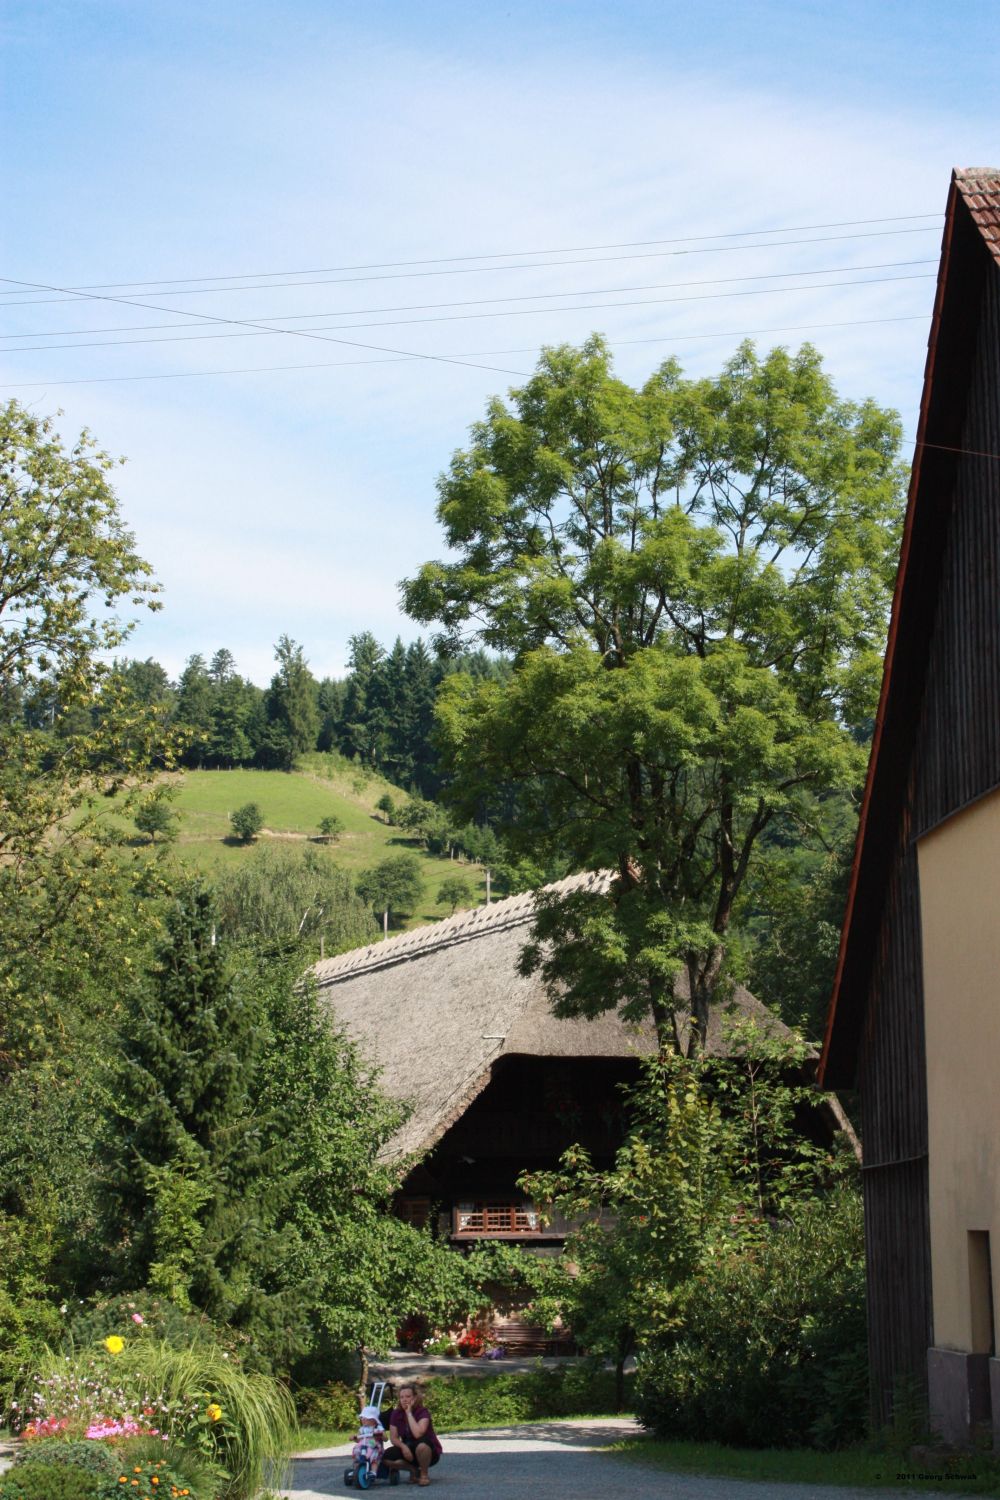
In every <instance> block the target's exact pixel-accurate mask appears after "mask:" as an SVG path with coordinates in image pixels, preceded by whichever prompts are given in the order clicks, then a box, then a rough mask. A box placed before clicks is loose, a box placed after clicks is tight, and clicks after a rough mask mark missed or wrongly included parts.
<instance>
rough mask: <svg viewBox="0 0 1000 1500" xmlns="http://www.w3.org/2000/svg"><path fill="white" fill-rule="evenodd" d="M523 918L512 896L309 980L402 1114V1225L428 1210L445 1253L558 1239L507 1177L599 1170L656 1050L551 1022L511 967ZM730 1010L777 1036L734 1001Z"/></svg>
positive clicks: (601, 881)
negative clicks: (484, 1240) (500, 1240)
mask: <svg viewBox="0 0 1000 1500" xmlns="http://www.w3.org/2000/svg"><path fill="white" fill-rule="evenodd" d="M607 878H608V877H606V876H600V875H575V876H571V877H570V878H569V879H568V880H566V881H562V882H561V883H560V884H559V885H557V886H555V887H553V888H552V889H555V890H570V889H580V888H581V887H584V888H585V887H587V886H590V887H592V888H598V889H600V888H603V887H604V885H605V883H606V881H607ZM533 915H534V897H533V895H532V894H530V893H529V894H526V895H519V896H511V897H509V898H508V899H507V900H503V901H498V902H496V903H494V904H493V905H491V906H481V907H478V908H477V909H476V910H474V911H467V912H459V913H457V914H456V915H455V916H453V917H449V918H447V919H446V920H444V921H442V922H438V923H436V924H435V925H433V926H429V927H421V928H418V929H417V930H416V931H413V932H406V933H401V934H399V935H398V936H397V937H391V938H388V939H387V940H386V941H384V942H380V943H376V944H373V945H372V946H371V947H368V948H358V949H355V950H353V951H352V952H349V953H344V954H341V955H340V956H339V957H337V958H333V959H328V960H327V961H326V962H324V963H320V964H317V965H316V967H315V969H314V971H313V973H314V977H315V981H316V983H317V985H318V987H319V993H320V997H321V999H322V1001H323V1002H325V1003H326V1004H327V1005H328V1006H329V1008H330V1010H331V1012H332V1014H333V1016H334V1017H335V1018H336V1020H337V1022H338V1023H339V1024H340V1025H342V1026H343V1027H344V1028H345V1030H346V1031H347V1032H348V1034H349V1035H351V1036H352V1037H353V1038H354V1039H355V1040H356V1041H357V1042H358V1043H359V1044H360V1046H361V1047H362V1049H363V1050H364V1052H366V1053H367V1055H368V1056H369V1058H370V1059H371V1060H372V1061H373V1062H374V1063H376V1064H377V1065H378V1067H379V1068H380V1070H381V1082H382V1087H383V1088H384V1089H385V1091H386V1092H387V1093H388V1094H390V1095H392V1096H395V1097H397V1098H399V1099H403V1100H406V1101H407V1102H408V1103H409V1105H410V1106H411V1113H410V1116H409V1118H408V1119H407V1121H406V1123H405V1124H404V1126H403V1127H402V1129H401V1130H400V1131H399V1132H398V1133H397V1135H396V1136H395V1137H394V1138H393V1140H392V1141H391V1142H390V1143H389V1145H388V1150H387V1154H388V1155H390V1156H391V1157H392V1158H399V1159H403V1158H407V1157H409V1158H413V1157H418V1156H420V1157H423V1158H424V1159H423V1161H422V1163H421V1165H419V1166H418V1167H416V1168H415V1169H414V1170H412V1171H410V1172H409V1173H408V1175H407V1176H406V1178H405V1180H404V1181H403V1183H402V1187H401V1194H400V1198H399V1200H398V1206H399V1208H400V1210H401V1211H402V1212H403V1213H404V1215H405V1216H407V1217H410V1218H412V1219H413V1220H414V1221H417V1222H422V1221H424V1220H426V1217H427V1215H428V1214H429V1213H430V1212H431V1211H432V1206H433V1208H434V1211H436V1212H438V1213H439V1214H440V1227H441V1230H442V1232H443V1233H445V1234H448V1235H449V1236H450V1237H451V1238H452V1239H453V1240H462V1239H469V1238H473V1237H477V1236H480V1235H483V1234H489V1235H491V1236H494V1235H495V1236H501V1235H502V1236H503V1237H506V1238H510V1239H524V1240H528V1241H531V1240H534V1241H536V1242H537V1240H539V1239H540V1238H541V1239H544V1238H549V1239H550V1240H551V1239H557V1240H558V1239H559V1238H561V1233H560V1231H559V1228H558V1226H549V1229H548V1230H546V1231H542V1230H541V1229H540V1227H539V1226H538V1223H537V1220H536V1218H535V1216H534V1213H533V1211H532V1208H531V1205H529V1204H526V1203H525V1202H524V1200H523V1195H521V1194H519V1193H518V1191H517V1189H516V1186H515V1184H516V1180H517V1177H518V1175H519V1174H520V1173H521V1172H522V1171H525V1170H529V1169H539V1168H543V1167H551V1166H554V1165H555V1162H556V1161H557V1160H558V1157H559V1155H560V1154H561V1152H562V1151H564V1150H565V1149H566V1148H567V1147H568V1146H570V1145H572V1144H573V1143H574V1142H577V1141H579V1142H581V1143H582V1144H584V1145H586V1146H588V1147H589V1149H590V1150H591V1152H592V1153H593V1155H594V1157H595V1159H598V1160H599V1159H602V1158H603V1159H606V1160H610V1158H611V1157H612V1156H613V1154H614V1151H615V1149H616V1148H617V1146H618V1145H619V1144H620V1142H621V1139H622V1138H623V1134H624V1129H625V1120H624V1116H623V1107H622V1100H621V1089H620V1087H619V1085H621V1084H622V1083H626V1082H629V1081H631V1080H634V1079H635V1078H636V1077H637V1075H638V1071H639V1066H640V1061H641V1059H642V1058H643V1057H644V1056H648V1055H649V1054H651V1053H652V1052H653V1051H654V1049H655V1039H654V1033H653V1029H652V1026H651V1025H650V1024H648V1023H647V1024H646V1025H640V1026H629V1025H627V1024H626V1023H625V1022H623V1021H622V1020H621V1018H620V1017H619V1016H618V1015H617V1014H616V1013H613V1012H612V1013H608V1014H607V1015H604V1016H601V1017H599V1018H598V1019H595V1020H578V1019H570V1020H567V1019H560V1018H557V1017H555V1016H554V1015H553V1014H552V1011H551V1009H550V1006H549V1000H548V997H547V995H546V993H545V989H544V986H543V984H542V981H541V979H540V977H539V976H538V975H532V976H530V977H525V976H524V975H522V974H520V973H519V972H518V968H517V961H518V956H519V954H520V951H521V949H522V947H523V946H524V944H525V942H526V940H527V937H528V932H529V926H530V923H531V921H532V918H533ZM725 1011H726V1012H727V1013H728V1012H731V1011H735V1012H736V1013H737V1014H739V1015H742V1016H744V1017H754V1018H755V1019H757V1020H758V1021H759V1022H761V1023H762V1024H763V1025H765V1026H766V1027H767V1028H768V1029H769V1030H770V1032H771V1033H772V1034H774V1035H781V1034H787V1028H785V1027H784V1026H783V1025H782V1023H781V1022H780V1021H778V1020H777V1019H776V1018H775V1017H774V1016H772V1015H771V1014H770V1013H769V1012H768V1011H767V1009H766V1008H765V1007H764V1006H763V1005H762V1004H761V1003H760V1001H759V1000H757V999H756V998H755V997H754V996H753V995H751V994H750V993H749V991H747V990H745V989H740V988H738V989H737V990H736V991H735V993H734V995H733V996H732V999H731V1001H730V1002H729V1003H728V1005H727V1006H726V1007H725ZM724 1020H725V1014H724V1008H723V1007H721V1006H720V1007H719V1008H718V1009H717V1010H716V1012H715V1013H714V1014H713V1015H712V1017H711V1020H710V1025H709V1036H708V1048H709V1051H710V1052H715V1053H716V1054H718V1053H719V1052H721V1050H722V1046H723V1041H722V1032H723V1022H724ZM402 1164H403V1166H404V1169H405V1161H404V1162H403V1163H402Z"/></svg>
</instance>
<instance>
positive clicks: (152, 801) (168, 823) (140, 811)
mask: <svg viewBox="0 0 1000 1500" xmlns="http://www.w3.org/2000/svg"><path fill="white" fill-rule="evenodd" d="M173 795H174V794H173V791H172V790H171V789H169V788H164V787H158V788H157V789H156V791H154V792H151V793H150V794H149V796H148V797H145V798H144V799H143V801H142V802H140V803H139V806H138V807H137V808H136V810H135V812H134V813H133V815H132V820H133V822H134V823H135V826H136V828H138V830H139V832H140V833H144V834H146V836H147V837H148V838H149V839H151V840H152V842H153V843H154V844H155V843H156V840H157V838H161V839H162V840H163V841H164V843H171V842H172V841H173V840H174V839H175V838H176V837H177V834H178V823H177V814H176V813H175V812H174V810H173V807H172V806H171V802H172V800H173Z"/></svg>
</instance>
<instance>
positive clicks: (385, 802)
mask: <svg viewBox="0 0 1000 1500" xmlns="http://www.w3.org/2000/svg"><path fill="white" fill-rule="evenodd" d="M375 809H376V811H377V812H380V813H384V815H385V821H386V822H387V823H389V824H391V823H393V822H394V821H395V818H396V804H395V802H394V801H393V799H392V797H391V796H390V795H389V793H388V792H383V793H382V795H381V797H380V798H379V799H378V801H377V802H376V804H375Z"/></svg>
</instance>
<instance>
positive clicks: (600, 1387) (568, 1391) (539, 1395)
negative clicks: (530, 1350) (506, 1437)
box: [421, 1360, 631, 1432]
mask: <svg viewBox="0 0 1000 1500" xmlns="http://www.w3.org/2000/svg"><path fill="white" fill-rule="evenodd" d="M630 1384H631V1377H630V1379H629V1381H628V1382H627V1386H626V1389H628V1387H629V1385H630ZM421 1389H422V1391H423V1394H424V1400H425V1402H426V1405H427V1407H428V1409H429V1411H430V1412H431V1413H432V1414H433V1417H434V1426H435V1428H436V1429H437V1430H438V1431H439V1432H447V1431H449V1430H452V1431H454V1430H455V1429H456V1428H461V1427H480V1426H483V1427H492V1426H507V1425H510V1424H512V1423H515V1422H538V1421H544V1420H546V1419H547V1418H551V1417H575V1416H597V1415H599V1414H601V1413H607V1414H611V1413H613V1412H614V1410H615V1379H614V1373H613V1371H611V1370H605V1369H604V1368H603V1366H602V1365H600V1364H598V1363H596V1362H595V1361H590V1360H586V1361H583V1362H581V1363H579V1364H573V1365H567V1366H566V1367H565V1368H563V1369H556V1370H552V1369H545V1368H544V1367H542V1366H541V1365H539V1366H538V1368H537V1369H535V1370H531V1371H529V1373H528V1374H526V1375H525V1374H518V1375H514V1374H510V1375H506V1374H504V1375H490V1376H488V1377H484V1378H483V1379H481V1380H476V1379H473V1378H471V1377H469V1376H463V1375H441V1376H431V1377H430V1378H429V1379H428V1380H425V1381H422V1382H421Z"/></svg>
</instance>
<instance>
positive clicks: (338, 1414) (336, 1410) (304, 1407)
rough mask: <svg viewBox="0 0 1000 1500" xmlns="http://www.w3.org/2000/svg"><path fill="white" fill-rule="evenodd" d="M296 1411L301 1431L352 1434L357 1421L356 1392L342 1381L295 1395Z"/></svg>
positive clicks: (311, 1388)
mask: <svg viewBox="0 0 1000 1500" xmlns="http://www.w3.org/2000/svg"><path fill="white" fill-rule="evenodd" d="M295 1410H296V1412H297V1413H298V1418H299V1422H300V1423H301V1425H302V1426H303V1427H319V1428H324V1429H325V1430H326V1431H328V1432H353V1431H354V1430H355V1428H356V1426H357V1421H358V1392H357V1391H356V1390H355V1389H354V1388H353V1387H352V1386H349V1385H347V1384H345V1382H344V1381H342V1380H328V1381H326V1383H325V1384H324V1385H322V1386H319V1387H311V1386H304V1387H303V1388H302V1389H301V1390H297V1391H296V1392H295Z"/></svg>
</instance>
